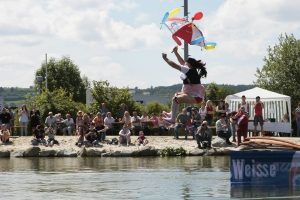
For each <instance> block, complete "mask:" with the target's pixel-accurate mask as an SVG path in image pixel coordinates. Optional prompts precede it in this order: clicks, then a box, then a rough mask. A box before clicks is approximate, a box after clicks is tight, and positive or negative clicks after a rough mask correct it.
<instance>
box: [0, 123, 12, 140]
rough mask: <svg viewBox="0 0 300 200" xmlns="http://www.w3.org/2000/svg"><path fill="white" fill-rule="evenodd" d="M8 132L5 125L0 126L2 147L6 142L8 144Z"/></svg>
mask: <svg viewBox="0 0 300 200" xmlns="http://www.w3.org/2000/svg"><path fill="white" fill-rule="evenodd" d="M9 135H10V133H9V130H8V129H7V125H6V124H2V125H1V131H0V137H1V142H2V144H3V145H5V144H6V143H7V142H9Z"/></svg>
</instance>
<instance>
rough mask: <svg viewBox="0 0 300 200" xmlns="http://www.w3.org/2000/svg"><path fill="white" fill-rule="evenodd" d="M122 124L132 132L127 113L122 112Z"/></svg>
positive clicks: (129, 117)
mask: <svg viewBox="0 0 300 200" xmlns="http://www.w3.org/2000/svg"><path fill="white" fill-rule="evenodd" d="M122 122H123V123H124V125H127V127H128V129H129V130H130V131H131V130H132V128H133V127H132V123H131V116H130V114H129V112H128V111H125V112H124V117H123V118H122Z"/></svg>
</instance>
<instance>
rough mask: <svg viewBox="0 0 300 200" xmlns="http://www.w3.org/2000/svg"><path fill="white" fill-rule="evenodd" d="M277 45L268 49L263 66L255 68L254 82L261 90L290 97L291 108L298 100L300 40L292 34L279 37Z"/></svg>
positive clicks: (299, 96) (299, 91) (295, 105)
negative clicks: (255, 78)
mask: <svg viewBox="0 0 300 200" xmlns="http://www.w3.org/2000/svg"><path fill="white" fill-rule="evenodd" d="M278 39H279V44H275V45H274V47H270V46H269V47H268V49H267V52H268V53H267V56H265V57H264V59H263V60H264V62H265V64H264V65H263V67H262V69H259V68H257V70H256V74H255V76H256V77H257V80H256V81H255V82H254V83H255V84H256V85H258V86H259V87H261V88H264V89H267V90H271V91H273V92H277V93H280V94H285V95H288V96H291V97H292V107H294V108H295V107H297V103H298V101H299V99H300V90H299V86H300V78H299V77H300V40H297V39H296V38H295V37H294V35H293V34H291V35H287V34H284V35H282V34H281V35H280V36H279V38H278Z"/></svg>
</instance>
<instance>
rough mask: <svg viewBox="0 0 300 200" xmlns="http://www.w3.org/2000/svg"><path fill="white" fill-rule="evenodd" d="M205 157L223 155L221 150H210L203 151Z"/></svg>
mask: <svg viewBox="0 0 300 200" xmlns="http://www.w3.org/2000/svg"><path fill="white" fill-rule="evenodd" d="M203 151H204V153H205V155H207V156H220V155H223V149H222V148H211V149H204V150H203Z"/></svg>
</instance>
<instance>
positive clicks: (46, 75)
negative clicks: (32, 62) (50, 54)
mask: <svg viewBox="0 0 300 200" xmlns="http://www.w3.org/2000/svg"><path fill="white" fill-rule="evenodd" d="M46 89H48V69H47V54H46Z"/></svg>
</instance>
